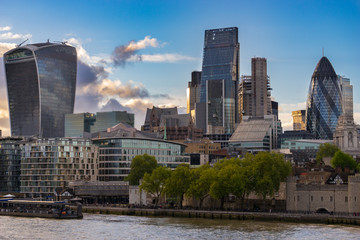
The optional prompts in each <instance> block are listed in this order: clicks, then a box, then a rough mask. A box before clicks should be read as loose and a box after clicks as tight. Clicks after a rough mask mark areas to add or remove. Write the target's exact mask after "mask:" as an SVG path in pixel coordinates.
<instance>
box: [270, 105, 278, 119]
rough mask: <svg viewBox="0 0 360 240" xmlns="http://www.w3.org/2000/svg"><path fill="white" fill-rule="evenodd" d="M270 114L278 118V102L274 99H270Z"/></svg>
mask: <svg viewBox="0 0 360 240" xmlns="http://www.w3.org/2000/svg"><path fill="white" fill-rule="evenodd" d="M271 115H274V116H276V118H278V119H279V103H278V102H276V101H271Z"/></svg>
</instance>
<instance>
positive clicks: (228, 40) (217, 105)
mask: <svg viewBox="0 0 360 240" xmlns="http://www.w3.org/2000/svg"><path fill="white" fill-rule="evenodd" d="M239 48H240V47H239V42H238V29H237V28H236V27H232V28H221V29H212V30H206V31H205V41H204V55H203V65H202V73H201V74H202V75H201V89H200V102H202V103H206V104H205V106H206V132H207V133H211V132H213V133H215V132H219V131H220V132H221V131H222V133H232V132H233V131H234V127H235V123H236V122H238V113H237V112H238V103H237V86H238V82H239ZM219 129H221V130H219Z"/></svg>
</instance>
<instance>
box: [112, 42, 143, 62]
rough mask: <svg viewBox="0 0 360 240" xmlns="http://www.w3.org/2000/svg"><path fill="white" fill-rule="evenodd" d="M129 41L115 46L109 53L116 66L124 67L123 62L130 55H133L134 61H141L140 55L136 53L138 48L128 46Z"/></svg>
mask: <svg viewBox="0 0 360 240" xmlns="http://www.w3.org/2000/svg"><path fill="white" fill-rule="evenodd" d="M132 42H133V41H132ZM132 42H130V43H129V44H127V45H121V46H118V47H116V48H115V50H114V51H113V53H112V55H111V59H112V60H113V63H114V65H115V66H116V67H125V63H126V61H127V60H129V59H130V58H131V57H133V56H134V57H135V58H136V59H135V60H136V61H141V56H140V55H136V53H137V52H138V49H134V48H129V45H130V44H131V43H132Z"/></svg>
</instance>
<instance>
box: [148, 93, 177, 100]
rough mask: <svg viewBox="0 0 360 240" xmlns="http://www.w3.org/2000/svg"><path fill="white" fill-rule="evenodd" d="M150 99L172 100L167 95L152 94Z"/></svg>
mask: <svg viewBox="0 0 360 240" xmlns="http://www.w3.org/2000/svg"><path fill="white" fill-rule="evenodd" d="M151 97H152V98H165V99H169V100H172V99H174V98H172V97H170V96H169V95H168V94H153V95H151Z"/></svg>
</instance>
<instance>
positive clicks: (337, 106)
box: [306, 57, 343, 139]
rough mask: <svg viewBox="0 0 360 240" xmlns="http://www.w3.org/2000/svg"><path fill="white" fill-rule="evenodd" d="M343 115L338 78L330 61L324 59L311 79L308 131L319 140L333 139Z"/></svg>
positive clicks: (308, 101)
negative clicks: (339, 119)
mask: <svg viewBox="0 0 360 240" xmlns="http://www.w3.org/2000/svg"><path fill="white" fill-rule="evenodd" d="M342 113H343V107H342V94H341V89H340V84H339V81H338V77H337V75H336V73H335V70H334V68H333V66H332V65H331V63H330V61H329V59H327V58H326V57H322V58H321V59H320V61H319V62H318V64H317V66H316V68H315V71H314V73H313V75H312V78H311V83H310V88H309V94H308V98H307V102H306V130H307V131H309V132H310V133H314V134H315V137H316V138H317V139H333V133H334V131H335V129H336V125H337V122H338V118H339V117H340V115H341V114H342Z"/></svg>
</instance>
